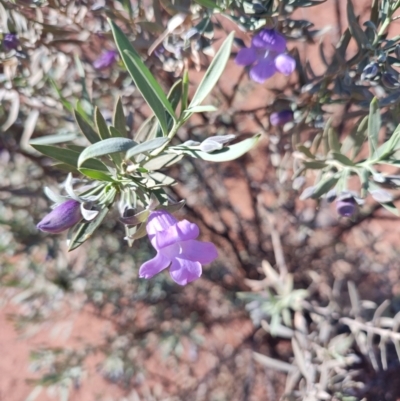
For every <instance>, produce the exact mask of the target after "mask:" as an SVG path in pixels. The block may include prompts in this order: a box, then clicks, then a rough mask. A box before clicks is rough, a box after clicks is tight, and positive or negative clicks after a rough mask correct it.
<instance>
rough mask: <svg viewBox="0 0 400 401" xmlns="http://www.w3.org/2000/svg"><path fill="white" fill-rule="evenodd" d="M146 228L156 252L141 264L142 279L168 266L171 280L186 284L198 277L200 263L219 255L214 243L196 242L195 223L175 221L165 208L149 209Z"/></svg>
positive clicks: (140, 274)
mask: <svg viewBox="0 0 400 401" xmlns="http://www.w3.org/2000/svg"><path fill="white" fill-rule="evenodd" d="M146 229H147V234H148V236H149V239H150V242H151V244H152V245H153V247H154V248H155V249H156V250H157V255H156V256H155V257H154V258H153V259H151V260H149V261H147V262H145V263H143V264H142V266H141V267H140V269H139V276H140V277H142V278H146V279H149V278H151V277H153V276H155V275H156V274H157V273H159V272H161V271H162V270H164V269H166V268H167V267H169V268H170V269H169V274H170V275H171V277H172V279H173V280H174V281H175V282H176V283H178V284H179V285H186V284H188V283H190V282H192V281H194V280H196V279H198V278H199V277H200V276H201V273H202V265H203V264H206V263H210V262H212V261H213V260H214V259H216V258H217V256H218V252H217V248H216V247H215V245H214V244H213V243H211V242H200V241H196V238H197V237H198V236H199V233H200V231H199V227H198V226H197V225H196V224H194V223H190V222H189V221H187V220H182V221H178V220H177V219H175V217H174V216H172V215H171V214H170V213H168V212H167V211H165V210H157V211H154V212H151V213H150V216H149V219H148V221H147V226H146Z"/></svg>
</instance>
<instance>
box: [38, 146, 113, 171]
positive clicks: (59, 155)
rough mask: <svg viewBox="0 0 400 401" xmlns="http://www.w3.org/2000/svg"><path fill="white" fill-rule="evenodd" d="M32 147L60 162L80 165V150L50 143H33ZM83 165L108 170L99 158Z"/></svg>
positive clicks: (75, 165) (93, 168)
mask: <svg viewBox="0 0 400 401" xmlns="http://www.w3.org/2000/svg"><path fill="white" fill-rule="evenodd" d="M32 147H34V148H35V149H36V150H37V151H39V152H41V153H43V154H44V155H46V156H48V157H51V158H53V159H56V160H59V161H60V162H63V163H65V164H69V165H70V166H73V167H75V168H76V167H77V166H78V159H79V152H75V151H74V150H71V149H65V148H57V147H56V146H50V145H32ZM83 167H85V168H88V169H92V170H99V171H106V172H108V169H107V167H106V166H105V165H104V164H103V163H101V162H100V161H98V160H89V161H87V162H85V163H84V165H83Z"/></svg>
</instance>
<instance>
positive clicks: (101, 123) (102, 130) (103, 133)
mask: <svg viewBox="0 0 400 401" xmlns="http://www.w3.org/2000/svg"><path fill="white" fill-rule="evenodd" d="M94 119H95V123H96V128H97V132H98V133H99V135H100V138H101V139H107V138H109V137H110V131H109V130H108V125H107V123H106V120H105V119H104V117H103V115H102V114H101V113H100V110H99V108H98V107H96V108H95V110H94Z"/></svg>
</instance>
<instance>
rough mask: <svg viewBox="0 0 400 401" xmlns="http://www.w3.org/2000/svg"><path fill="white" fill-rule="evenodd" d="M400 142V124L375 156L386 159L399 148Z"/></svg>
mask: <svg viewBox="0 0 400 401" xmlns="http://www.w3.org/2000/svg"><path fill="white" fill-rule="evenodd" d="M399 142H400V125H399V126H398V127H397V128H396V129H395V131H394V132H393V134H392V136H391V137H390V138H389V140H387V141H386V142H385V143H383V144H382V145H381V146H379V148H378V149H377V150H376V154H375V157H377V158H378V159H379V160H383V161H384V160H385V159H386V158H387V157H389V156H391V154H392V153H393V152H394V151H395V150H396V149H397V148H398V145H399Z"/></svg>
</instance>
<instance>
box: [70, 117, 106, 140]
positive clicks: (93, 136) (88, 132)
mask: <svg viewBox="0 0 400 401" xmlns="http://www.w3.org/2000/svg"><path fill="white" fill-rule="evenodd" d="M74 116H75V120H76V122H77V123H78V126H79V128H80V129H81V131H82V133H83V135H85V137H86V138H87V139H88V141H89V142H90V143H96V142H98V141H100V137H99V136H98V135H97V133H96V131H95V130H94V129H93V128H92V127H91V126H90V125H89V123H87V122H86V120H85V119H84V118H83V117H82V115H81V114H80V113H79V112H78V111H77V110H74Z"/></svg>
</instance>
